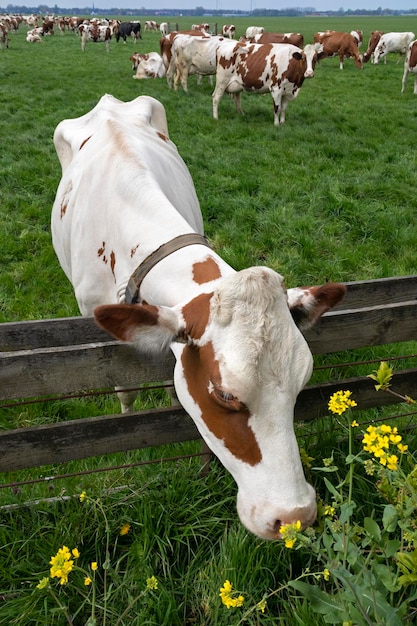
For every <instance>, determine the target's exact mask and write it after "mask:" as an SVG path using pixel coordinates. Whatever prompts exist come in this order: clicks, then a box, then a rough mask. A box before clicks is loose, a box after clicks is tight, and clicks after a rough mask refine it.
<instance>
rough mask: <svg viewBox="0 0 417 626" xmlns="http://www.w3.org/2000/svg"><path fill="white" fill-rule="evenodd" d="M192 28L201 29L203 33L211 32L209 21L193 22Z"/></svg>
mask: <svg viewBox="0 0 417 626" xmlns="http://www.w3.org/2000/svg"><path fill="white" fill-rule="evenodd" d="M191 30H199V31H201V32H202V33H203V35H208V34H210V24H207V22H205V23H203V24H193V25H192V26H191Z"/></svg>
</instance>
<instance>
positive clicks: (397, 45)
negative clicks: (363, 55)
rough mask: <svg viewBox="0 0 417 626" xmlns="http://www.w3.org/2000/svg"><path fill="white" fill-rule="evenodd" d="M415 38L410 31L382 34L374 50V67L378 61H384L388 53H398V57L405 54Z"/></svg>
mask: <svg viewBox="0 0 417 626" xmlns="http://www.w3.org/2000/svg"><path fill="white" fill-rule="evenodd" d="M415 38H416V36H415V34H414V33H412V32H411V31H410V32H403V33H384V34H383V35H382V36H381V38H380V40H379V41H378V44H377V46H376V48H375V52H374V63H375V65H377V64H378V63H379V61H380V59H385V61H386V57H387V54H388V53H389V52H398V53H399V55H400V57H401V55H403V54H406V52H407V49H408V46H409V45H410V43H411V42H412V41H413V39H415ZM398 60H399V59H398Z"/></svg>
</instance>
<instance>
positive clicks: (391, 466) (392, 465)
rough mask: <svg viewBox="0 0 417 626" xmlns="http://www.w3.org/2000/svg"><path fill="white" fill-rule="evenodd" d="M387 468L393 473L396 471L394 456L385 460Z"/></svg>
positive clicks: (395, 457) (396, 464)
mask: <svg viewBox="0 0 417 626" xmlns="http://www.w3.org/2000/svg"><path fill="white" fill-rule="evenodd" d="M387 467H388V469H390V470H392V471H393V472H395V470H396V469H398V457H397V455H396V454H391V456H389V457H388V458H387Z"/></svg>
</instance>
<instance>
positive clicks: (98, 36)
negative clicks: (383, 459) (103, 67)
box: [78, 23, 113, 52]
mask: <svg viewBox="0 0 417 626" xmlns="http://www.w3.org/2000/svg"><path fill="white" fill-rule="evenodd" d="M78 30H79V32H80V35H81V50H82V51H83V52H84V51H85V44H86V43H87V41H92V42H94V43H99V42H104V44H105V46H106V52H108V51H109V45H110V40H111V38H112V34H113V33H112V29H111V28H110V26H102V25H100V24H95V23H93V24H81V25H80V26H79V29H78Z"/></svg>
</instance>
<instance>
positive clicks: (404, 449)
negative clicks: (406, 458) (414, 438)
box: [397, 443, 408, 454]
mask: <svg viewBox="0 0 417 626" xmlns="http://www.w3.org/2000/svg"><path fill="white" fill-rule="evenodd" d="M397 448H398V450H399V451H400V452H401V454H404V452H407V450H408V446H405V445H404V444H402V443H399V444H398V446H397Z"/></svg>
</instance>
